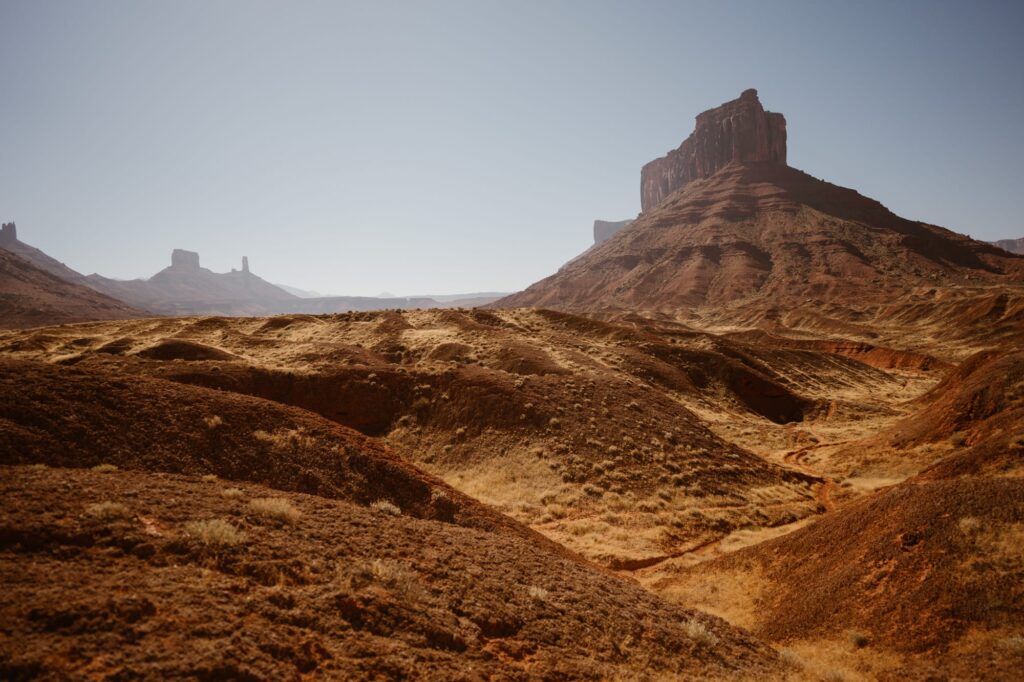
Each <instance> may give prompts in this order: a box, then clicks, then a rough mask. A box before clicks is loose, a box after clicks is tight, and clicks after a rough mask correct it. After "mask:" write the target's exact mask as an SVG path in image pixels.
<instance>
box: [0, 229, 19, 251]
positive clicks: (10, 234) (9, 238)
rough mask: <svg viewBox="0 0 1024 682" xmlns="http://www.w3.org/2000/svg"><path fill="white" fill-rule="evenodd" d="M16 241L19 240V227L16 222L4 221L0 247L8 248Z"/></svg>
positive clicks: (0, 234)
mask: <svg viewBox="0 0 1024 682" xmlns="http://www.w3.org/2000/svg"><path fill="white" fill-rule="evenodd" d="M16 241H18V228H17V227H15V225H14V223H4V224H3V226H0V248H4V249H6V248H7V247H8V246H9V245H10V244H13V243H14V242H16Z"/></svg>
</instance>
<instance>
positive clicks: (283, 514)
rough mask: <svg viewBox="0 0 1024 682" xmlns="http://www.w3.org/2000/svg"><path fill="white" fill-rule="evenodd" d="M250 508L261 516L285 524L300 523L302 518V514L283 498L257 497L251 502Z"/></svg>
mask: <svg viewBox="0 0 1024 682" xmlns="http://www.w3.org/2000/svg"><path fill="white" fill-rule="evenodd" d="M249 506H250V507H251V508H252V510H253V511H254V512H256V513H257V514H259V515H260V516H265V517H267V518H270V519H276V520H278V521H283V522H285V523H298V520H299V517H301V516H302V512H300V511H299V510H298V509H296V508H295V506H294V505H293V504H292V503H291V502H290V501H289V500H287V499H285V498H283V497H257V498H255V499H253V500H251V501H250V502H249Z"/></svg>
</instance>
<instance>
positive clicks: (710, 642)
mask: <svg viewBox="0 0 1024 682" xmlns="http://www.w3.org/2000/svg"><path fill="white" fill-rule="evenodd" d="M683 629H684V630H686V635H687V637H689V638H690V639H692V640H693V641H694V642H696V643H697V644H699V645H700V646H706V647H713V646H715V645H716V644H718V635H716V634H715V633H713V632H711V631H710V630H708V627H707V626H706V625H704V623H702V622H700V621H699V620H695V619H693V620H689V621H687V622H686V624H685V625H684V626H683Z"/></svg>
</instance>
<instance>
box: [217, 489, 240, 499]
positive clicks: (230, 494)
mask: <svg viewBox="0 0 1024 682" xmlns="http://www.w3.org/2000/svg"><path fill="white" fill-rule="evenodd" d="M220 494H221V495H223V496H224V497H227V498H228V499H235V498H238V497H241V496H242V495H244V494H245V493H244V492H243V491H242V489H241V488H224V490H221V491H220Z"/></svg>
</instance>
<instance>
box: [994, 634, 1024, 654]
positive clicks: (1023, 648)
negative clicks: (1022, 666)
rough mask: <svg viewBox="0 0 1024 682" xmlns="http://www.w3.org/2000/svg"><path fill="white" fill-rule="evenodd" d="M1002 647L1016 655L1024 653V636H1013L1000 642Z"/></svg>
mask: <svg viewBox="0 0 1024 682" xmlns="http://www.w3.org/2000/svg"><path fill="white" fill-rule="evenodd" d="M999 644H1000V646H1002V647H1003V648H1004V649H1009V650H1010V651H1013V652H1016V653H1024V635H1013V636H1011V637H1004V638H1003V639H1001V640H999Z"/></svg>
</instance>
